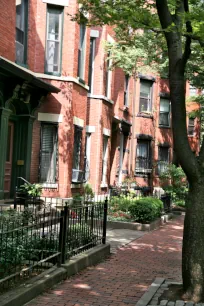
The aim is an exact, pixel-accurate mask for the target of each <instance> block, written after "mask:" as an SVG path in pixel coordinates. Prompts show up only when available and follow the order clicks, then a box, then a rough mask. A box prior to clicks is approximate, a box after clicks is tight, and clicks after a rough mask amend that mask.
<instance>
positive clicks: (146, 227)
mask: <svg viewBox="0 0 204 306" xmlns="http://www.w3.org/2000/svg"><path fill="white" fill-rule="evenodd" d="M173 216H174V215H173V214H172V213H169V214H165V215H163V216H161V218H160V219H157V220H155V221H153V222H152V223H150V224H142V223H136V222H120V221H107V228H112V229H129V230H135V231H153V230H155V229H157V228H159V227H160V226H161V225H164V224H165V223H167V222H168V221H169V220H170V219H172V218H173Z"/></svg>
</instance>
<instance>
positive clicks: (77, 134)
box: [72, 125, 82, 170]
mask: <svg viewBox="0 0 204 306" xmlns="http://www.w3.org/2000/svg"><path fill="white" fill-rule="evenodd" d="M81 143H82V129H81V128H80V127H78V126H76V125H75V126H74V152H73V166H72V168H73V169H76V170H79V168H80V159H81Z"/></svg>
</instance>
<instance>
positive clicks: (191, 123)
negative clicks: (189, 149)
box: [188, 118, 195, 136]
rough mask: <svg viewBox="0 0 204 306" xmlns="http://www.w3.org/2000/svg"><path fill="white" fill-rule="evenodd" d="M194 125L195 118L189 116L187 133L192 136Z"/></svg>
mask: <svg viewBox="0 0 204 306" xmlns="http://www.w3.org/2000/svg"><path fill="white" fill-rule="evenodd" d="M194 126H195V119H194V118H189V119H188V135H189V136H193V135H194Z"/></svg>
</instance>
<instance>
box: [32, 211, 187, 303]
mask: <svg viewBox="0 0 204 306" xmlns="http://www.w3.org/2000/svg"><path fill="white" fill-rule="evenodd" d="M182 232H183V217H182V216H180V217H178V218H177V219H175V220H173V221H172V222H170V223H168V224H167V225H165V226H164V227H161V228H160V229H158V230H155V231H153V232H149V233H148V234H146V235H144V236H142V237H141V238H139V239H137V240H135V241H132V242H131V243H129V244H128V245H126V246H124V247H122V248H120V249H119V250H118V251H117V253H116V254H114V255H112V256H111V257H110V258H108V259H107V260H106V261H105V262H103V263H101V264H99V265H97V266H94V267H89V268H87V269H86V270H84V271H82V272H81V273H79V274H77V275H75V276H73V277H71V278H69V279H67V280H66V281H64V282H63V283H61V284H58V285H57V286H55V287H54V288H53V289H52V290H49V291H48V292H45V293H44V294H43V295H41V296H39V297H37V298H35V299H34V300H32V301H31V302H29V303H28V304H27V305H29V306H34V305H35V306H40V305H49V306H57V305H58V306H74V305H75V306H81V305H83V306H100V305H103V306H109V305H111V306H126V305H130V306H131V305H135V304H136V303H137V301H138V300H139V299H140V298H141V296H142V295H143V294H144V292H145V290H146V289H147V288H148V286H150V285H151V283H152V282H153V280H154V279H155V278H156V277H161V278H165V279H167V280H172V281H177V282H181V248H182Z"/></svg>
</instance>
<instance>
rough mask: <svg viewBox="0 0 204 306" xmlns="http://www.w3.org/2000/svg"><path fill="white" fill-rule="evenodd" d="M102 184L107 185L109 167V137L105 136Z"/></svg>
mask: <svg viewBox="0 0 204 306" xmlns="http://www.w3.org/2000/svg"><path fill="white" fill-rule="evenodd" d="M102 162H103V164H102V167H103V168H102V182H103V183H107V177H106V175H107V165H108V137H107V136H103V160H102Z"/></svg>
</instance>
